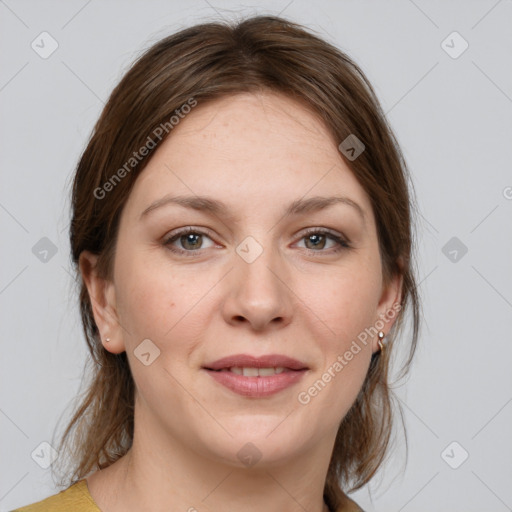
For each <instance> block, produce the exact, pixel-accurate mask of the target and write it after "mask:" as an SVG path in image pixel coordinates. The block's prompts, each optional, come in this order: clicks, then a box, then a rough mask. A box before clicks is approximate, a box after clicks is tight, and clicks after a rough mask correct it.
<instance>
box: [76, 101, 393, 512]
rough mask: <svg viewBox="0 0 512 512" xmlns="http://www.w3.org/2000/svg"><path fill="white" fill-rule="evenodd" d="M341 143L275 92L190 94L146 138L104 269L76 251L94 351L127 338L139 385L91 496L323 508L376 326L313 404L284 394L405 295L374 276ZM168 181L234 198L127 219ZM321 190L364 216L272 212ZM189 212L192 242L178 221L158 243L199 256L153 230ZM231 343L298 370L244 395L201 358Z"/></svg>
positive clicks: (218, 507)
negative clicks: (149, 146)
mask: <svg viewBox="0 0 512 512" xmlns="http://www.w3.org/2000/svg"><path fill="white" fill-rule="evenodd" d="M339 142H340V141H336V140H334V139H333V138H332V136H331V135H330V134H329V133H328V131H327V129H326V128H325V126H324V125H323V124H322V122H321V121H320V120H318V119H317V117H316V116H315V115H313V114H312V113H311V112H310V111H309V110H307V109H306V108H305V107H304V106H303V105H302V104H301V103H297V102H295V101H294V100H292V99H291V98H289V97H286V96H281V95H277V94H274V93H268V92H265V93H259V94H248V93H243V94H239V95H236V96H231V97H229V98H227V99H221V100H215V101H213V102H209V103H206V104H204V105H201V104H199V105H198V106H197V107H196V108H194V109H193V110H192V112H191V113H190V114H188V115H187V117H186V118H185V119H184V120H182V121H181V122H180V124H179V125H177V126H176V127H175V128H174V129H173V131H172V133H171V136H170V137H169V138H167V139H166V140H165V142H164V143H163V144H162V145H161V146H160V147H159V148H158V149H157V151H156V152H155V153H154V155H153V157H152V159H151V161H150V162H149V164H148V166H147V167H146V168H145V169H144V171H143V172H142V173H141V175H140V176H139V177H138V179H137V181H136V183H135V185H134V188H133V189H132V191H131V193H130V196H129V198H128V199H127V203H126V205H125V207H124V209H123V212H122V216H121V220H120V228H119V239H118V243H117V252H116V256H115V262H114V272H113V278H112V279H111V280H102V279H100V278H99V277H98V276H97V275H96V273H95V271H94V265H95V261H96V257H95V256H94V255H92V254H90V253H88V252H84V253H82V255H81V257H80V270H81V272H82V275H83V278H84V281H85V283H86V285H87V288H88V290H89V293H90V296H91V298H92V303H93V310H94V317H95V320H96V324H97V325H98V328H99V330H100V333H101V336H102V340H103V345H104V347H105V350H108V351H110V352H113V353H120V352H123V351H126V352H127V356H128V360H129V362H130V367H131V370H132V374H133V377H134V380H135V383H136V388H137V392H136V402H135V435H134V441H133V447H132V448H131V450H130V451H129V452H128V453H127V454H126V455H125V456H124V457H122V458H121V459H119V460H118V461H117V462H116V463H114V464H113V465H111V466H110V467H108V468H106V469H104V470H102V471H97V472H95V473H93V474H92V475H90V476H89V477H88V478H87V482H88V486H89V490H90V493H91V495H92V497H93V498H94V500H95V501H96V502H97V504H98V505H99V507H100V508H101V509H102V510H103V511H104V512H114V511H115V512H117V511H123V512H126V511H132V510H133V511H139V510H143V509H144V510H153V511H160V510H161V511H164V510H166V511H167V510H183V511H187V510H189V511H190V512H192V510H194V509H191V507H194V508H195V509H196V510H200V511H202V510H211V511H228V510H244V512H252V511H256V510H257V511H258V512H259V511H261V510H266V511H269V512H272V511H275V512H278V511H279V512H283V511H299V510H300V511H301V512H302V511H304V510H307V511H308V512H321V511H323V510H325V504H324V502H323V498H322V493H323V488H324V482H325V478H326V474H327V469H328V463H329V460H330V457H331V453H332V449H333V445H334V440H335V436H336V432H337V430H338V426H339V424H340V422H341V420H342V419H343V417H344V416H345V415H346V413H347V412H348V410H349V409H350V407H351V405H352V404H353V402H354V401H355V398H356V396H357V394H358V392H359V390H360V388H361V386H362V383H363V381H364V378H365V375H366V373H367V370H368V366H369V364H370V358H371V355H372V352H375V351H377V350H378V345H377V338H376V337H374V338H370V339H369V342H368V343H367V344H366V345H363V344H360V345H361V351H360V352H359V353H358V354H357V355H354V357H353V359H352V360H351V361H350V362H349V363H348V364H347V365H346V366H345V367H344V368H343V370H342V371H341V372H338V373H336V376H335V377H334V378H332V379H331V381H330V382H329V383H328V384H326V386H325V387H324V389H322V390H321V392H319V393H318V394H317V395H316V396H315V397H313V398H311V401H310V402H309V403H308V404H306V405H303V404H301V403H299V401H298V399H297V395H298V394H299V392H301V391H304V390H306V391H307V390H308V388H309V387H310V386H311V385H312V384H313V383H314V382H315V381H317V380H318V379H319V378H321V376H322V374H323V373H324V371H326V370H327V369H328V368H329V367H332V365H333V363H334V362H335V361H336V360H337V357H338V356H339V355H343V354H344V353H345V352H346V350H348V349H349V348H350V346H351V344H352V342H353V341H354V340H355V339H356V338H357V335H358V334H359V333H361V332H362V331H364V329H365V328H368V327H370V326H373V325H375V323H376V321H377V320H378V319H379V315H382V314H384V313H385V312H386V311H389V310H390V309H391V308H392V305H393V304H394V303H398V302H400V293H401V279H400V278H399V277H396V278H393V279H392V280H391V281H390V282H389V283H387V284H385V283H384V282H383V275H382V267H381V261H380V254H379V247H378V242H377V231H376V225H375V219H374V216H373V212H372V207H371V202H370V200H369V198H368V196H367V194H366V193H365V191H364V189H363V188H362V187H361V185H360V184H359V183H358V181H357V180H356V178H355V176H354V175H353V174H352V172H351V171H350V169H349V167H348V166H347V164H346V163H345V162H344V160H343V159H342V157H341V154H340V152H339V150H338V148H337V146H338V144H339ZM168 194H173V195H200V196H202V195H207V196H209V197H211V198H214V199H217V200H220V201H223V202H224V203H226V205H227V206H228V208H229V211H228V214H227V215H226V216H224V215H223V216H220V215H213V214H212V213H209V212H202V211H197V210H192V209H188V208H185V207H182V206H179V205H172V204H169V205H166V206H162V207H160V208H156V209H154V210H153V211H152V212H151V213H149V214H147V215H145V216H143V218H142V219H141V218H140V216H141V213H142V212H143V211H144V210H145V209H146V208H147V207H148V206H149V205H150V204H151V203H152V202H154V201H156V200H158V199H161V198H162V197H164V196H166V195H168ZM331 195H338V196H344V197H348V198H350V199H351V200H352V201H355V202H356V203H358V204H359V205H360V207H361V208H362V211H363V212H364V219H363V218H362V217H361V216H360V215H359V214H358V212H357V210H356V209H355V208H354V207H352V206H350V205H348V204H343V203H337V204H335V205H333V206H331V207H329V208H326V209H323V210H320V211H316V212H306V213H303V214H300V215H291V216H284V209H285V206H287V205H288V204H289V203H291V202H292V201H294V200H297V199H301V198H306V199H307V198H310V197H312V196H331ZM104 200H108V198H106V199H104ZM187 226H193V227H194V228H198V229H200V230H201V231H203V232H204V231H205V229H207V230H208V233H207V234H206V235H204V236H203V237H201V236H199V237H196V238H195V239H194V238H193V239H192V242H191V243H190V238H187V237H186V236H185V237H182V238H181V239H180V238H179V237H178V238H177V239H176V240H174V242H172V245H171V247H174V248H177V249H181V250H182V251H187V250H188V251H189V252H190V251H191V250H192V249H193V248H194V247H197V248H198V249H199V250H198V251H197V254H198V255H197V256H195V257H190V256H187V255H186V254H185V255H181V254H176V253H173V252H172V251H171V250H170V248H169V246H166V245H165V242H166V239H168V238H170V236H169V235H172V234H175V233H176V231H177V230H178V229H179V228H183V227H187ZM307 228H322V229H328V230H332V231H333V232H335V234H341V235H344V237H345V239H347V238H348V240H349V241H350V248H343V247H342V248H341V251H339V252H334V250H335V249H336V248H337V247H338V245H337V243H336V242H335V241H334V240H332V239H330V238H329V237H327V238H325V239H323V238H320V242H319V243H318V239H316V241H317V243H316V244H315V239H314V237H313V239H311V236H312V234H311V233H309V234H308V233H305V232H304V231H305V230H306V229H307ZM316 233H318V231H316ZM247 236H251V237H253V238H254V239H255V240H256V241H257V242H258V243H259V244H260V246H261V247H262V248H263V252H262V253H261V254H260V255H259V257H258V258H256V259H255V261H253V262H252V263H248V262H247V261H246V260H244V259H243V258H242V257H240V256H239V254H238V253H237V252H236V248H237V246H238V245H239V244H240V243H241V242H242V241H243V240H244V239H245V238H246V237H247ZM187 241H189V244H187ZM251 250H253V249H251ZM392 323H393V320H390V321H388V322H387V323H386V326H385V328H384V329H382V330H383V331H384V332H385V333H387V332H388V331H389V329H390V328H391V326H392ZM107 337H108V338H110V341H109V342H106V341H105V338H107ZM145 339H150V340H152V342H153V343H154V345H155V346H157V347H158V349H159V350H160V355H159V357H157V358H156V359H155V360H154V361H153V362H152V363H151V364H150V365H147V366H146V365H144V364H142V363H141V361H140V360H139V359H138V358H137V357H136V356H135V355H134V350H135V349H136V348H137V346H138V345H139V344H140V343H141V342H142V340H145ZM237 353H238V354H239V353H246V354H253V355H256V356H259V355H263V354H269V353H278V354H284V355H288V356H291V357H294V358H296V359H299V360H300V361H302V362H303V363H305V364H306V365H307V366H308V367H309V370H308V371H307V373H306V375H304V377H303V379H302V380H301V381H300V382H299V383H297V384H294V385H293V386H292V387H290V388H287V389H285V390H284V391H281V392H279V393H277V394H275V395H273V396H270V397H266V398H248V397H243V396H240V395H238V394H235V393H233V392H232V391H230V390H228V389H226V388H224V387H223V386H221V385H220V384H218V383H217V382H216V381H214V380H213V379H212V377H211V376H210V375H209V374H208V373H206V372H205V371H204V370H202V369H201V368H202V365H204V364H205V363H207V362H211V361H213V360H216V359H219V358H221V357H225V356H227V355H232V354H237ZM247 442H251V443H253V444H254V445H255V446H256V447H257V449H258V450H259V452H260V453H261V455H262V457H261V459H260V460H259V461H258V462H257V463H256V464H255V465H253V466H251V467H247V466H245V465H244V464H243V463H242V462H241V460H239V458H238V457H237V452H238V451H239V450H240V449H241V448H242V447H244V445H245V444H246V443H247Z"/></svg>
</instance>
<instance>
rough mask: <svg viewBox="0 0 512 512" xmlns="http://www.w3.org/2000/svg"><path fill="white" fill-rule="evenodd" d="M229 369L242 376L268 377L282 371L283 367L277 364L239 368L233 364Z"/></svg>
mask: <svg viewBox="0 0 512 512" xmlns="http://www.w3.org/2000/svg"><path fill="white" fill-rule="evenodd" d="M229 371H231V372H232V373H236V374H237V375H243V376H244V377H258V376H259V377H270V376H272V375H276V374H279V373H283V372H284V367H282V366H278V367H277V368H240V367H237V366H233V367H232V368H229Z"/></svg>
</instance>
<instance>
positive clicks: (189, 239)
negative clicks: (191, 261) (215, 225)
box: [184, 233, 201, 249]
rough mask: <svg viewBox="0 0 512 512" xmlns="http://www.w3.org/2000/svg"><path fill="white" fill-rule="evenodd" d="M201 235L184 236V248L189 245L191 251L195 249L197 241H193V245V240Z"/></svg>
mask: <svg viewBox="0 0 512 512" xmlns="http://www.w3.org/2000/svg"><path fill="white" fill-rule="evenodd" d="M200 236H201V235H199V234H192V233H191V234H188V235H185V244H184V245H185V247H186V246H187V244H190V245H191V246H192V247H191V248H192V249H195V248H196V247H197V240H195V244H196V245H194V239H195V238H196V239H197V238H198V237H200Z"/></svg>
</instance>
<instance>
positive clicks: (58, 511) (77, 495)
mask: <svg viewBox="0 0 512 512" xmlns="http://www.w3.org/2000/svg"><path fill="white" fill-rule="evenodd" d="M12 512H101V510H100V509H99V508H98V505H96V503H94V500H93V499H92V496H91V495H90V493H89V488H88V487H87V480H86V479H85V478H84V479H82V480H80V481H79V482H77V483H76V484H73V485H71V486H70V487H68V488H67V489H64V490H63V491H61V492H59V493H58V494H54V495H53V496H50V497H49V498H46V499H44V500H42V501H38V502H37V503H32V504H31V505H27V506H25V507H21V508H17V509H16V510H13V511H12Z"/></svg>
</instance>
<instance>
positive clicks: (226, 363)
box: [203, 354, 308, 370]
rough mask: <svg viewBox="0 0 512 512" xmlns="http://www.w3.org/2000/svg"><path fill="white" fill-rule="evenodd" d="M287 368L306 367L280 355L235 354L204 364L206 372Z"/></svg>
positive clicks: (304, 368) (298, 368)
mask: <svg viewBox="0 0 512 512" xmlns="http://www.w3.org/2000/svg"><path fill="white" fill-rule="evenodd" d="M233 367H238V368H279V367H283V368H289V369H290V370H307V369H308V367H307V365H305V364H304V363H302V362H301V361H298V360H297V359H293V358H292V357H288V356H283V355H280V354H268V355H264V356H259V357H255V356H251V355H248V354H235V355H232V356H227V357H223V358H222V359H217V360H216V361H213V362H212V363H208V364H205V365H204V366H203V368H206V369H207V370H222V369H223V368H233Z"/></svg>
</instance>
